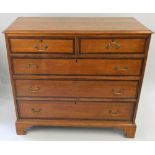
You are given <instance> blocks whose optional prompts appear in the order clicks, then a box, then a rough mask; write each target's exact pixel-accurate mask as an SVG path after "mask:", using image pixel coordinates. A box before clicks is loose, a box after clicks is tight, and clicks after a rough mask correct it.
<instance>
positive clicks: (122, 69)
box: [115, 66, 129, 71]
mask: <svg viewBox="0 0 155 155" xmlns="http://www.w3.org/2000/svg"><path fill="white" fill-rule="evenodd" d="M128 69H129V68H128V67H127V66H125V67H122V68H121V67H115V70H116V71H128Z"/></svg>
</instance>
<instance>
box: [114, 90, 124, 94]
mask: <svg viewBox="0 0 155 155" xmlns="http://www.w3.org/2000/svg"><path fill="white" fill-rule="evenodd" d="M112 93H113V95H123V93H124V89H120V90H119V91H116V90H115V89H112Z"/></svg>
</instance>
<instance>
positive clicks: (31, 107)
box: [18, 101, 134, 120]
mask: <svg viewBox="0 0 155 155" xmlns="http://www.w3.org/2000/svg"><path fill="white" fill-rule="evenodd" d="M18 107H19V115H20V117H21V118H47V119H109V120H110V119H111V120H131V119H132V115H133V110H134V103H120V102H119V103H117V102H116V103H111V102H110V103H108V102H69V101H18Z"/></svg>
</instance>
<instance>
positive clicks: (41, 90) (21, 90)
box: [15, 80, 137, 98]
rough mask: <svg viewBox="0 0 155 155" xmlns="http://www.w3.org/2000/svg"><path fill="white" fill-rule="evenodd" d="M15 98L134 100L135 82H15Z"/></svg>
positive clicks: (135, 94)
mask: <svg viewBox="0 0 155 155" xmlns="http://www.w3.org/2000/svg"><path fill="white" fill-rule="evenodd" d="M15 86H16V93H17V96H20V97H22V96H23V97H24V96H30V97H35V96H39V97H105V98H108V97H110V98H136V96H137V82H135V81H73V80H70V81H69V80H15Z"/></svg>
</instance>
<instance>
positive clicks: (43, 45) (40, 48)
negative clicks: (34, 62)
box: [34, 40, 48, 52]
mask: <svg viewBox="0 0 155 155" xmlns="http://www.w3.org/2000/svg"><path fill="white" fill-rule="evenodd" d="M34 47H35V48H36V49H37V51H38V52H43V51H45V50H46V49H47V48H48V44H46V43H44V42H43V40H40V41H39V42H38V43H37V44H36V45H35V46H34Z"/></svg>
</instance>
